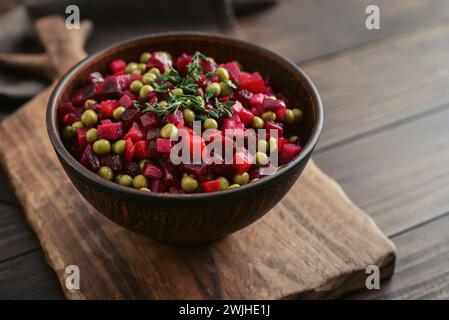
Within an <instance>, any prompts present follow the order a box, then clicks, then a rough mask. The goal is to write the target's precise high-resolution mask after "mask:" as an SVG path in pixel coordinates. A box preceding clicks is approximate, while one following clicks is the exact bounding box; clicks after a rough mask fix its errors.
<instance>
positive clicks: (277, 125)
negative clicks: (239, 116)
mask: <svg viewBox="0 0 449 320" xmlns="http://www.w3.org/2000/svg"><path fill="white" fill-rule="evenodd" d="M264 129H266V130H267V136H270V130H272V129H274V130H277V131H278V137H282V135H283V134H284V127H283V125H282V123H281V122H275V121H272V120H266V121H265V123H264Z"/></svg>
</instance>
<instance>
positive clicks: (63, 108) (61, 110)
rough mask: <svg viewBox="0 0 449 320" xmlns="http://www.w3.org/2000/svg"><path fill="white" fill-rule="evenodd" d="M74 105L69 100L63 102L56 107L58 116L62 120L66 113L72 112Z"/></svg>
mask: <svg viewBox="0 0 449 320" xmlns="http://www.w3.org/2000/svg"><path fill="white" fill-rule="evenodd" d="M74 112H75V107H74V106H73V104H72V103H71V102H65V103H63V104H62V105H60V106H59V107H58V117H59V119H61V120H62V118H63V117H64V116H65V115H66V114H68V113H74Z"/></svg>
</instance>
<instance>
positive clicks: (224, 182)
mask: <svg viewBox="0 0 449 320" xmlns="http://www.w3.org/2000/svg"><path fill="white" fill-rule="evenodd" d="M217 180H218V181H219V182H220V190H226V189H227V188H228V187H229V181H228V179H226V178H225V177H218V178H217Z"/></svg>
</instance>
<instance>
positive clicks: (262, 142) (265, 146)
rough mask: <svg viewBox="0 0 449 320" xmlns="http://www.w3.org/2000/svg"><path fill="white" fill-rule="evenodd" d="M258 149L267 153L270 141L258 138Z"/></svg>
mask: <svg viewBox="0 0 449 320" xmlns="http://www.w3.org/2000/svg"><path fill="white" fill-rule="evenodd" d="M257 151H261V152H264V153H266V152H267V151H268V142H267V141H265V140H262V139H260V140H257Z"/></svg>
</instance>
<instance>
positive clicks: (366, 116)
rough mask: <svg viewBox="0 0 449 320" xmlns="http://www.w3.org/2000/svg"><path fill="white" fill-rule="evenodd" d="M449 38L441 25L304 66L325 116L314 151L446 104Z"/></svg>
mask: <svg viewBox="0 0 449 320" xmlns="http://www.w3.org/2000/svg"><path fill="white" fill-rule="evenodd" d="M448 37H449V22H443V23H439V24H434V25H432V26H429V27H425V28H421V29H417V30H415V31H413V32H408V33H403V34H401V35H400V36H396V37H391V38H389V39H386V40H382V41H380V42H377V43H374V44H372V45H370V46H367V47H364V48H359V49H357V50H352V51H350V52H347V53H345V54H341V55H337V56H335V57H332V58H329V59H323V60H318V61H316V62H311V63H307V64H304V65H303V68H304V70H305V71H306V72H307V74H308V75H309V76H310V77H311V78H312V80H313V81H314V82H315V84H316V85H317V87H318V89H319V90H320V93H321V97H322V99H323V104H324V106H325V108H326V111H327V112H326V125H325V130H324V131H323V134H322V137H321V140H320V144H319V146H318V149H320V148H329V147H330V146H332V145H335V144H338V143H341V142H343V141H346V140H348V139H354V138H355V137H358V136H362V135H367V134H369V133H372V132H375V131H379V130H381V129H382V128H385V127H387V126H393V125H396V124H398V123H399V122H401V121H404V120H407V119H410V118H411V117H416V116H418V115H420V114H422V113H426V112H429V111H431V110H435V109H437V108H439V107H441V106H442V105H445V104H447V103H449V93H448V91H447V90H446V88H447V87H448V86H449V61H448V59H447V58H446V57H447V56H448V55H449V42H448V41H446V39H447V38H448ZM343 75H344V76H343Z"/></svg>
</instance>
